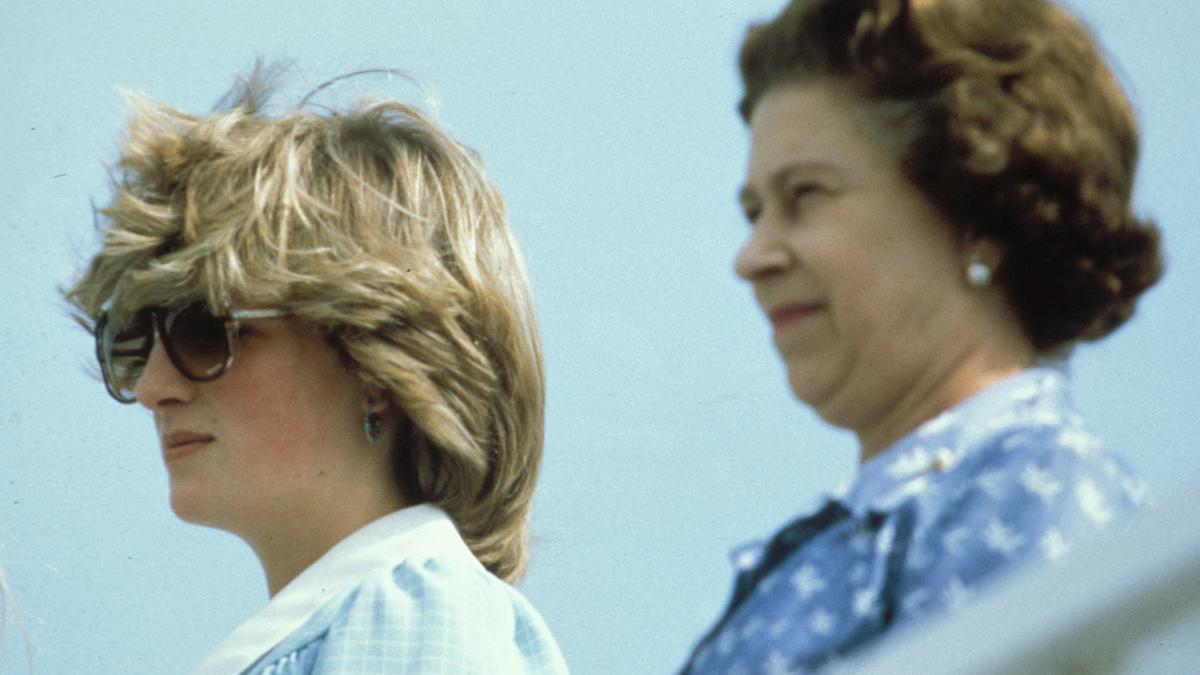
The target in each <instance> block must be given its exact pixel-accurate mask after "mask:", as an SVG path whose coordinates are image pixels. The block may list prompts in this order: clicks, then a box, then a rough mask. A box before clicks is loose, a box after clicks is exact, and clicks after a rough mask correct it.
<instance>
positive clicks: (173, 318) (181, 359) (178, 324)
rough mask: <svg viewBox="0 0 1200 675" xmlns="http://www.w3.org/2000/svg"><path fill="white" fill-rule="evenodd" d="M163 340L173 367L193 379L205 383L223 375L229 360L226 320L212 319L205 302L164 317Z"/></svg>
mask: <svg viewBox="0 0 1200 675" xmlns="http://www.w3.org/2000/svg"><path fill="white" fill-rule="evenodd" d="M164 324H165V326H164V328H165V330H166V333H167V334H166V341H167V342H168V344H169V347H170V351H171V352H172V353H173V356H174V360H175V362H176V363H175V365H177V366H178V367H179V368H180V369H181V370H183V371H185V373H184V374H185V375H188V376H189V377H191V378H193V379H199V380H208V379H212V378H214V377H216V376H218V375H220V374H221V373H222V371H224V369H225V363H226V361H227V360H228V359H229V339H228V336H227V334H226V332H225V320H224V319H223V318H219V317H214V316H213V315H212V314H210V313H209V312H208V309H207V307H206V306H205V304H204V303H202V302H198V303H195V304H192V305H188V306H187V307H185V308H184V309H182V310H180V311H179V312H177V313H175V312H172V313H170V314H168V315H167V317H166V320H165V321H164Z"/></svg>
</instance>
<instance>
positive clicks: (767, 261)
mask: <svg viewBox="0 0 1200 675" xmlns="http://www.w3.org/2000/svg"><path fill="white" fill-rule="evenodd" d="M776 229H777V228H775V227H774V226H773V225H772V224H771V223H770V222H766V221H765V219H764V221H760V222H759V223H758V224H757V225H755V226H754V229H752V230H751V231H750V237H749V238H748V239H746V243H744V244H742V247H741V249H739V250H738V252H737V256H736V257H735V258H734V259H733V270H734V272H736V273H737V275H738V276H739V277H741V278H743V279H745V280H746V281H756V280H759V279H762V278H764V277H767V276H770V275H772V274H775V273H778V272H780V271H782V270H784V269H785V268H786V267H787V266H788V264H789V262H790V261H791V260H792V255H791V252H789V251H788V248H787V246H786V242H785V241H784V240H783V238H782V237H780V236H779V233H778V232H777V231H776Z"/></svg>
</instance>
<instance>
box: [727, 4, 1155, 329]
mask: <svg viewBox="0 0 1200 675" xmlns="http://www.w3.org/2000/svg"><path fill="white" fill-rule="evenodd" d="M739 61H740V62H739V65H740V69H741V73H742V79H743V83H744V86H745V94H744V98H743V99H742V102H741V106H740V112H741V114H742V116H743V118H744V119H746V120H747V121H749V120H750V117H751V115H752V113H753V111H754V107H755V105H756V104H757V103H758V102H759V100H761V98H762V97H763V95H764V94H765V93H766V92H767V91H768V90H769V89H771V88H772V87H774V86H776V85H779V84H784V83H789V82H798V81H804V80H809V79H815V78H831V79H833V80H835V81H839V82H842V83H845V84H847V85H849V87H850V88H851V89H852V91H854V92H855V93H856V94H858V95H859V96H860V97H861V98H862V99H863V101H864V102H865V104H866V105H865V106H864V108H865V111H866V112H867V115H868V118H869V119H870V120H872V121H873V122H875V124H872V125H871V126H872V127H879V128H881V129H882V130H883V132H882V133H883V134H884V135H885V136H887V137H888V138H887V139H886V140H887V141H888V142H898V143H899V146H900V153H899V154H900V161H901V163H902V167H903V170H904V172H905V173H906V174H907V176H908V178H909V179H910V180H911V181H913V183H914V184H915V185H917V187H918V188H919V189H921V190H922V192H923V193H924V194H925V196H926V198H928V199H929V200H930V201H931V202H932V203H934V204H935V205H936V206H938V207H939V208H940V209H941V210H942V211H943V212H944V213H945V214H947V216H948V217H949V219H950V221H951V222H953V223H954V224H955V227H957V228H959V230H960V234H961V235H962V236H964V237H965V238H968V239H987V240H990V241H993V242H995V243H996V244H998V245H1000V246H1001V247H1002V248H1003V249H1004V250H1005V257H1004V260H1003V262H1002V264H1001V266H1000V268H999V269H998V270H997V275H996V280H997V283H999V284H1000V285H1001V287H1002V288H1003V289H1004V290H1005V292H1006V293H1007V296H1008V299H1009V301H1010V303H1011V305H1012V307H1013V309H1014V311H1015V312H1016V313H1017V315H1018V316H1019V318H1020V320H1021V323H1022V326H1023V327H1024V330H1025V333H1026V334H1027V335H1028V336H1029V338H1030V339H1031V341H1032V342H1033V345H1034V347H1035V348H1036V349H1037V350H1038V351H1040V352H1043V353H1044V352H1048V351H1053V350H1055V349H1057V348H1060V347H1064V346H1068V345H1070V344H1072V343H1074V342H1076V341H1079V340H1095V339H1098V338H1101V337H1103V336H1105V335H1108V334H1109V333H1111V332H1112V331H1113V330H1115V329H1116V328H1117V327H1118V326H1120V325H1121V324H1122V323H1124V322H1125V320H1126V319H1128V318H1129V316H1130V315H1131V314H1132V313H1133V309H1134V304H1135V302H1136V300H1137V298H1138V296H1139V295H1140V294H1141V293H1142V292H1143V291H1145V290H1146V289H1147V288H1149V287H1150V286H1152V285H1153V284H1154V283H1155V282H1156V281H1158V279H1159V277H1160V276H1161V275H1162V268H1163V262H1162V254H1161V251H1160V248H1159V233H1158V230H1157V228H1156V227H1155V226H1154V224H1153V223H1152V222H1150V221H1149V220H1142V219H1139V218H1137V217H1136V216H1134V215H1133V214H1132V213H1131V211H1130V199H1131V193H1132V189H1133V179H1134V170H1135V165H1136V162H1137V153H1138V132H1137V125H1136V121H1135V119H1134V115H1133V111H1132V110H1131V107H1130V105H1129V102H1128V100H1127V99H1126V98H1125V96H1124V94H1123V93H1122V91H1121V87H1120V85H1119V83H1118V82H1117V79H1116V78H1115V77H1114V75H1113V74H1112V72H1111V71H1110V70H1109V68H1108V67H1107V65H1106V64H1105V60H1104V57H1103V55H1102V54H1101V53H1100V50H1099V48H1098V47H1097V45H1096V43H1095V41H1094V39H1093V38H1092V36H1091V35H1090V34H1089V32H1088V31H1087V29H1086V28H1085V27H1084V26H1083V25H1082V24H1081V23H1080V22H1079V21H1078V20H1077V19H1075V18H1074V17H1072V16H1071V15H1070V14H1068V13H1067V12H1066V11H1065V10H1063V9H1062V8H1060V7H1058V6H1057V5H1055V4H1052V3H1051V2H1049V1H1048V0H999V1H992V0H793V1H792V2H791V3H790V4H789V5H788V6H787V7H786V8H785V9H784V10H783V12H782V13H781V14H780V15H779V16H777V17H776V18H775V19H773V20H771V21H770V22H767V23H764V24H761V25H757V26H754V27H752V28H751V29H750V31H749V33H748V34H747V36H746V39H745V42H744V43H743V45H742V51H741V56H740V60H739Z"/></svg>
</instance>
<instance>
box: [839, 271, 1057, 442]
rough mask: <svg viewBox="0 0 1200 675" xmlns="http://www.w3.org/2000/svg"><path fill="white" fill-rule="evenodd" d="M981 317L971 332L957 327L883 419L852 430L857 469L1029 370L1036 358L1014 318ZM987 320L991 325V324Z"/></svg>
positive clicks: (999, 311)
mask: <svg viewBox="0 0 1200 675" xmlns="http://www.w3.org/2000/svg"><path fill="white" fill-rule="evenodd" d="M995 302H996V303H997V308H996V310H995V311H994V312H991V313H983V314H982V317H984V318H983V319H982V320H978V321H977V322H976V323H974V324H973V325H972V326H971V327H967V326H960V329H961V332H960V333H959V334H960V335H961V336H962V338H961V339H960V340H957V341H955V340H947V341H946V343H945V348H944V349H942V350H940V352H939V356H938V358H937V360H936V362H935V363H932V364H929V365H928V366H927V367H924V368H920V369H918V370H917V371H916V373H917V374H916V376H915V377H914V378H913V381H912V382H911V383H910V384H909V385H908V386H906V387H904V388H902V389H901V390H900V391H899V395H898V396H897V398H896V399H895V400H894V401H893V402H892V404H891V405H889V406H887V407H886V409H885V411H884V412H883V414H881V415H880V416H878V417H877V418H875V419H872V420H869V422H868V423H865V424H863V425H861V426H859V427H857V428H855V429H854V432H855V434H856V435H857V436H858V440H859V445H860V453H859V461H860V463H863V462H866V461H868V460H870V459H872V458H873V457H875V456H877V455H879V454H880V453H881V452H883V451H884V450H886V449H887V448H888V447H890V446H891V445H892V444H893V443H895V442H896V441H898V440H900V439H901V438H903V437H904V436H906V435H908V434H909V433H911V432H912V431H913V430H915V429H916V428H917V427H918V426H920V425H921V424H922V423H924V422H926V421H927V420H930V419H932V418H934V417H936V416H937V415H939V414H941V413H942V412H944V411H946V410H948V409H950V408H952V407H954V406H955V405H958V404H959V403H961V402H963V401H965V400H966V399H968V398H970V397H971V396H973V395H975V394H976V393H978V392H980V391H982V390H983V389H986V388H987V387H989V386H991V385H992V384H995V383H996V382H998V381H1000V380H1002V379H1005V378H1007V377H1010V376H1012V375H1015V374H1016V373H1018V372H1020V371H1022V370H1025V369H1027V368H1030V367H1032V366H1033V365H1034V363H1035V361H1036V359H1037V352H1036V351H1035V350H1034V348H1033V345H1032V344H1031V343H1030V341H1029V339H1028V338H1027V337H1026V336H1025V333H1024V331H1023V330H1022V329H1021V328H1020V326H1019V324H1018V323H1017V321H1016V319H1015V317H1014V316H1013V315H1012V314H1011V313H1009V312H1007V310H1006V308H1004V307H1002V306H1000V304H999V303H1000V302H1002V300H1000V299H999V294H997V299H996V301H995ZM989 319H990V320H989Z"/></svg>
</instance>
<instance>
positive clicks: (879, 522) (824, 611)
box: [681, 368, 1145, 675]
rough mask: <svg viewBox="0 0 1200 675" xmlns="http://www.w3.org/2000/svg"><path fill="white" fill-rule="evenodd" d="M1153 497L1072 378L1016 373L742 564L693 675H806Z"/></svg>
mask: <svg viewBox="0 0 1200 675" xmlns="http://www.w3.org/2000/svg"><path fill="white" fill-rule="evenodd" d="M1144 494H1145V489H1144V487H1143V485H1142V484H1141V483H1140V482H1139V481H1138V480H1137V479H1135V478H1134V477H1133V476H1132V475H1131V474H1130V472H1129V471H1128V470H1126V468H1125V467H1124V466H1123V465H1122V464H1121V463H1120V462H1119V461H1118V460H1117V459H1115V458H1114V457H1112V456H1111V455H1110V454H1109V453H1108V452H1107V450H1105V448H1104V447H1103V445H1102V444H1101V442H1100V441H1099V440H1098V439H1097V438H1096V437H1095V436H1093V435H1092V434H1090V433H1089V432H1088V431H1087V430H1086V429H1084V427H1083V423H1082V421H1081V420H1080V417H1079V415H1078V414H1077V413H1076V412H1075V411H1074V410H1073V408H1072V406H1071V404H1070V401H1069V399H1068V396H1067V390H1066V380H1065V377H1064V376H1063V375H1062V374H1061V373H1060V372H1058V371H1057V370H1052V369H1048V368H1036V369H1031V370H1028V371H1025V372H1023V373H1020V374H1018V375H1016V376H1013V377H1011V378H1009V379H1006V380H1004V381H1002V382H999V383H997V384H995V385H993V386H991V387H989V388H988V389H986V390H984V391H982V392H980V393H979V394H976V395H975V396H974V397H972V398H970V399H968V400H967V401H965V402H963V403H961V404H959V405H958V406H956V407H954V408H952V409H950V410H948V411H946V412H945V413H943V414H941V415H939V416H938V417H935V418H934V419H932V420H929V421H928V422H926V423H925V424H923V425H922V426H920V427H919V428H917V429H916V430H915V431H914V432H912V433H911V434H909V435H908V436H907V437H905V438H903V439H901V440H900V441H899V442H897V443H896V444H895V445H893V446H892V447H890V448H889V449H887V450H886V451H885V452H884V453H882V454H880V455H879V456H877V457H875V458H873V459H871V460H870V461H869V462H867V463H866V464H865V465H864V466H863V467H862V469H861V471H860V472H859V473H858V475H857V476H856V477H855V479H854V481H853V482H852V483H851V484H850V485H849V486H848V487H847V488H846V489H843V490H839V491H836V492H835V494H833V495H831V496H829V497H828V498H827V499H825V500H824V501H823V503H822V505H821V506H820V507H819V508H818V509H816V511H815V512H813V513H810V514H807V515H804V516H802V517H800V518H798V519H796V520H794V521H792V522H791V523H790V524H788V525H787V526H786V527H784V528H783V529H782V530H780V531H779V532H777V533H776V534H775V536H774V537H773V538H772V539H771V540H770V541H768V542H766V543H759V544H754V545H749V546H746V547H743V548H741V549H739V550H737V551H735V552H734V554H733V557H734V564H735V567H736V568H737V577H736V580H735V582H734V589H733V595H732V598H731V600H730V602H729V606H728V608H727V609H726V611H725V613H724V616H722V617H721V619H720V620H719V621H718V622H717V624H716V625H715V626H714V627H713V628H712V630H711V631H710V632H709V633H708V635H707V636H705V637H704V638H703V639H702V640H701V641H700V642H699V644H698V645H697V646H696V648H695V650H694V651H693V653H692V655H691V657H690V658H689V659H688V661H687V663H686V665H685V666H684V668H683V670H682V671H681V672H682V674H683V675H701V674H705V675H708V674H714V675H715V674H720V675H752V674H759V673H761V674H765V675H776V674H782V673H810V672H814V671H816V670H818V669H820V667H821V666H823V665H825V664H827V663H829V662H831V661H834V660H837V659H838V658H839V657H841V656H844V655H846V654H848V653H850V652H852V651H854V650H855V649H857V648H859V647H860V646H862V645H864V644H866V643H868V642H870V641H873V640H876V639H878V638H879V637H880V636H881V635H882V634H884V633H885V632H887V631H889V630H891V629H893V628H895V627H896V626H898V625H901V624H905V623H907V622H910V621H912V620H914V619H917V618H919V617H922V616H924V615H928V614H932V613H935V612H942V611H946V610H952V609H954V608H956V607H959V606H961V605H962V604H964V603H965V602H968V601H969V600H970V599H971V597H972V596H973V595H975V594H976V593H977V592H979V591H981V590H982V589H983V588H984V587H985V586H986V585H987V584H988V583H989V582H992V581H994V580H995V578H996V577H998V576H999V575H1000V574H1001V573H1002V572H1005V571H1009V570H1011V569H1012V568H1015V567H1017V566H1018V565H1020V564H1024V563H1031V562H1034V561H1043V560H1044V561H1057V560H1059V559H1061V558H1062V557H1063V556H1065V555H1067V554H1068V553H1069V551H1070V550H1071V547H1072V546H1073V545H1074V544H1076V543H1078V542H1079V541H1081V540H1084V539H1087V538H1090V537H1093V536H1095V535H1096V534H1097V533H1098V532H1100V531H1102V530H1103V529H1104V528H1105V527H1106V526H1108V525H1109V524H1110V523H1112V522H1114V521H1116V520H1117V519H1119V518H1121V517H1122V516H1124V515H1126V514H1127V513H1129V512H1131V511H1133V510H1134V509H1136V508H1137V507H1138V506H1139V505H1140V504H1141V503H1142V502H1143V498H1144Z"/></svg>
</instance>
